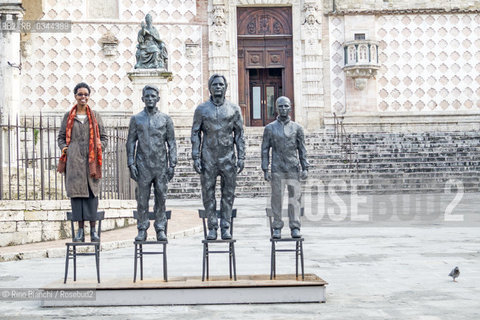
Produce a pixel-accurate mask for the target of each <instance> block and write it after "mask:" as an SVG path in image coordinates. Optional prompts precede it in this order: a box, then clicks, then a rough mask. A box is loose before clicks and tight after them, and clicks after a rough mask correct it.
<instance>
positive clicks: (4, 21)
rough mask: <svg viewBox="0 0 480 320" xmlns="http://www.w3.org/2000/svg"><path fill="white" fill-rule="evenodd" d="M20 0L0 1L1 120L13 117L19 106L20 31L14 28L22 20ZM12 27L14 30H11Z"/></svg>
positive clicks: (22, 11)
mask: <svg viewBox="0 0 480 320" xmlns="http://www.w3.org/2000/svg"><path fill="white" fill-rule="evenodd" d="M23 13H24V10H23V8H22V1H20V0H9V1H2V2H0V112H1V114H2V118H3V121H6V120H5V119H6V117H8V116H10V117H12V119H15V116H16V115H17V114H18V110H19V108H20V72H21V67H22V64H21V56H20V32H19V30H16V29H15V26H16V25H17V22H18V21H20V20H22V17H23ZM12 29H14V30H12Z"/></svg>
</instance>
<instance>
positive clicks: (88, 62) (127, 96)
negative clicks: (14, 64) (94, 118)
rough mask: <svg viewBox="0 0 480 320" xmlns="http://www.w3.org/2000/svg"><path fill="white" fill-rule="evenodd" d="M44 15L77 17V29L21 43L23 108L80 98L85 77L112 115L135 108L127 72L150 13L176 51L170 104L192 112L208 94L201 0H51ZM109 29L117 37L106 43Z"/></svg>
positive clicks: (47, 107)
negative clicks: (78, 87)
mask: <svg viewBox="0 0 480 320" xmlns="http://www.w3.org/2000/svg"><path fill="white" fill-rule="evenodd" d="M43 13H44V15H43V17H42V19H43V20H70V21H71V22H72V30H71V32H70V33H32V34H31V36H30V38H29V39H25V41H24V43H23V44H22V45H23V47H24V50H23V69H22V75H21V83H22V86H21V93H22V97H23V101H22V102H21V104H20V105H21V106H22V107H21V108H22V111H24V112H25V111H27V110H28V112H35V111H40V110H41V111H42V112H44V113H45V112H48V113H63V112H65V111H66V110H68V109H69V108H71V106H72V105H73V103H74V99H73V93H72V89H73V87H74V86H75V84H76V83H78V82H80V81H85V82H87V83H88V84H89V85H90V86H91V87H92V91H93V93H92V95H91V98H90V103H91V105H92V106H94V108H95V109H97V110H98V111H100V112H103V114H106V115H112V116H126V115H129V114H131V113H132V107H133V105H134V104H142V102H141V101H132V97H133V96H134V95H133V92H132V84H131V81H130V80H129V79H128V77H127V72H130V71H133V68H134V65H135V63H136V59H135V51H136V44H137V32H138V31H139V30H140V23H141V22H142V21H144V18H145V15H146V14H148V13H150V14H151V15H152V18H153V24H154V26H155V27H156V28H157V30H158V31H159V33H160V37H161V39H162V40H163V41H164V42H165V43H166V46H167V49H168V51H169V71H171V72H172V73H173V77H172V81H171V82H170V83H169V89H170V95H169V98H168V105H169V109H170V110H171V111H175V112H177V113H183V114H185V113H191V114H192V115H193V109H194V107H195V106H196V105H197V104H199V103H200V102H201V101H202V100H203V99H204V98H203V88H204V83H203V77H202V76H203V73H202V71H203V70H202V68H203V64H204V63H203V62H202V58H203V57H202V50H203V49H202V46H203V45H204V44H203V40H202V32H203V31H202V30H203V24H205V22H204V21H200V20H199V19H197V3H196V1H195V0H183V1H180V0H174V1H166V0H164V1H147V0H136V1H132V0H109V1H91V0H78V1H71V0H62V1H60V0H50V1H44V4H43ZM106 35H108V36H109V37H112V36H113V37H114V38H116V40H117V41H118V45H117V46H116V48H115V49H113V50H110V51H108V52H107V51H106V50H104V49H103V38H104V37H105V36H106Z"/></svg>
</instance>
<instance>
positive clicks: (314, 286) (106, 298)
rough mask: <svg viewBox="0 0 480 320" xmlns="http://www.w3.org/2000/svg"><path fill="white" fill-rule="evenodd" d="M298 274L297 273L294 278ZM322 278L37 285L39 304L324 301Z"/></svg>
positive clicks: (126, 281)
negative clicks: (40, 296)
mask: <svg viewBox="0 0 480 320" xmlns="http://www.w3.org/2000/svg"><path fill="white" fill-rule="evenodd" d="M299 279H301V278H299ZM326 285H327V283H326V282H325V281H324V280H323V279H321V278H320V277H318V276H316V275H314V274H306V275H305V280H303V281H302V280H297V279H296V278H295V275H277V278H276V280H270V276H269V275H251V276H238V280H237V281H231V280H229V279H228V277H211V278H210V280H209V281H204V282H202V281H201V279H200V278H199V277H181V278H171V279H169V281H168V282H165V281H163V280H160V279H157V280H144V281H137V282H136V283H133V282H132V279H128V280H126V279H119V280H105V281H103V280H102V283H100V284H97V283H95V282H93V281H91V282H86V281H83V282H82V281H77V282H76V283H73V282H72V281H70V282H67V284H63V282H60V281H59V282H56V283H52V284H51V285H49V286H47V287H45V288H42V289H43V290H44V291H45V296H47V298H45V299H44V300H42V306H43V307H77V306H142V305H150V306H153V305H196V304H243V303H318V302H325V286H326Z"/></svg>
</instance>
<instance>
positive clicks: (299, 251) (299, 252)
mask: <svg viewBox="0 0 480 320" xmlns="http://www.w3.org/2000/svg"><path fill="white" fill-rule="evenodd" d="M265 210H266V211H267V217H268V221H269V224H270V242H271V243H272V249H271V252H270V280H272V279H273V278H275V277H276V276H277V272H276V267H277V252H295V276H296V277H297V279H298V260H300V264H301V268H302V270H301V271H302V280H304V279H305V272H304V262H303V241H304V238H303V237H301V238H292V237H288V238H284V237H282V238H281V239H274V238H273V227H272V222H273V212H272V209H271V208H266V209H265ZM303 213H304V208H301V210H300V215H301V216H303ZM279 242H295V249H277V244H278V243H279ZM299 258H300V259H299Z"/></svg>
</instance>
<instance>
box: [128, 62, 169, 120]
mask: <svg viewBox="0 0 480 320" xmlns="http://www.w3.org/2000/svg"><path fill="white" fill-rule="evenodd" d="M127 75H128V78H129V79H130V80H131V81H132V83H133V95H132V102H133V108H132V111H133V113H134V114H136V113H138V112H140V111H142V110H143V108H144V103H143V102H142V90H143V87H145V86H146V85H147V84H150V85H155V86H157V87H158V89H159V90H160V101H159V102H158V105H157V106H158V109H159V110H160V111H161V112H163V113H166V114H168V94H169V92H170V91H169V90H168V82H169V81H171V80H172V73H171V72H168V71H166V70H165V69H135V70H134V71H132V72H128V73H127Z"/></svg>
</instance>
